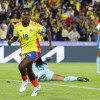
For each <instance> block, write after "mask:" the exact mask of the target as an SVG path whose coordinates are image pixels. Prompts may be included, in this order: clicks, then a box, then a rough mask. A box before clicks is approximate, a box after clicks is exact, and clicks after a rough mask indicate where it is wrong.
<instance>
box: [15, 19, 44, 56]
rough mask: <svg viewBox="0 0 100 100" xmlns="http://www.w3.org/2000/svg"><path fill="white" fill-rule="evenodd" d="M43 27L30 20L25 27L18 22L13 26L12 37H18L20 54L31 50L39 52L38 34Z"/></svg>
mask: <svg viewBox="0 0 100 100" xmlns="http://www.w3.org/2000/svg"><path fill="white" fill-rule="evenodd" d="M42 29H43V27H42V26H41V25H40V24H38V23H35V22H32V21H30V24H29V25H28V26H27V27H24V26H23V25H22V22H19V23H17V24H16V25H15V27H14V37H18V40H19V41H20V46H21V53H22V55H24V54H27V53H29V52H31V51H37V52H41V48H40V44H39V39H38V34H39V33H40V32H41V31H42Z"/></svg>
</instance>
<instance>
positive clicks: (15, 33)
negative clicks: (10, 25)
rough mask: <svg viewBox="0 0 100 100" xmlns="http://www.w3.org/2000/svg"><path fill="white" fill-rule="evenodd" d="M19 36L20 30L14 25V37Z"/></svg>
mask: <svg viewBox="0 0 100 100" xmlns="http://www.w3.org/2000/svg"><path fill="white" fill-rule="evenodd" d="M18 36H19V34H18V30H17V28H16V27H14V37H18Z"/></svg>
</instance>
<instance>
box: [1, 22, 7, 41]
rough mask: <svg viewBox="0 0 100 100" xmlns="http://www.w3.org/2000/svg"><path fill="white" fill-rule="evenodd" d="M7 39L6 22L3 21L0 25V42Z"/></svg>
mask: <svg viewBox="0 0 100 100" xmlns="http://www.w3.org/2000/svg"><path fill="white" fill-rule="evenodd" d="M6 37H7V25H6V21H5V20H3V22H2V24H1V25H0V40H6Z"/></svg>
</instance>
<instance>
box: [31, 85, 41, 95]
mask: <svg viewBox="0 0 100 100" xmlns="http://www.w3.org/2000/svg"><path fill="white" fill-rule="evenodd" d="M40 88H41V86H40V85H38V86H37V87H34V90H33V92H32V94H31V96H36V95H37V92H38V91H39V90H40Z"/></svg>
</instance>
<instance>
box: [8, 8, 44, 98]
mask: <svg viewBox="0 0 100 100" xmlns="http://www.w3.org/2000/svg"><path fill="white" fill-rule="evenodd" d="M42 31H43V32H44V29H43V27H41V25H40V24H38V23H35V22H32V21H31V12H30V9H29V8H24V9H23V12H22V21H21V22H19V23H18V24H16V25H15V27H14V36H13V38H12V39H11V40H9V41H8V45H11V44H12V43H13V42H15V41H17V39H18V40H19V41H20V46H21V54H22V61H21V62H20V64H19V66H18V68H19V71H20V73H21V76H22V80H23V81H22V84H21V87H20V89H19V91H20V92H23V91H24V90H25V89H26V86H27V83H28V81H27V75H28V77H29V79H30V81H31V83H32V84H33V86H34V90H33V92H32V95H31V96H36V95H37V92H38V90H40V87H39V83H38V82H37V79H36V77H35V74H34V73H33V71H32V63H34V62H35V61H36V60H37V59H38V57H40V52H41V48H40V44H39V40H38V38H37V35H38V34H39V33H41V32H42Z"/></svg>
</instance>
